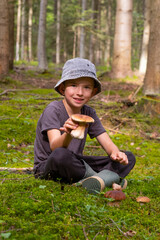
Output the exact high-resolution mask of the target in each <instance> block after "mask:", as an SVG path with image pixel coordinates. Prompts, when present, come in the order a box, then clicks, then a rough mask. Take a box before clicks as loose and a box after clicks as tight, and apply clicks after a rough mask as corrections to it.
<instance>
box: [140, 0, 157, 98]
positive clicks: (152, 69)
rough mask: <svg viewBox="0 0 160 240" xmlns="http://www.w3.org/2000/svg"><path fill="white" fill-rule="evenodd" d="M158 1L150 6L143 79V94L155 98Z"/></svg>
mask: <svg viewBox="0 0 160 240" xmlns="http://www.w3.org/2000/svg"><path fill="white" fill-rule="evenodd" d="M159 19H160V1H159V0H155V1H154V2H152V4H151V25H150V38H149V48H148V64H147V71H146V75H145V79H144V94H145V95H147V96H156V95H158V94H160V44H159V39H160V30H159V29H160V21H159Z"/></svg>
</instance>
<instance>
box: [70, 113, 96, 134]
mask: <svg viewBox="0 0 160 240" xmlns="http://www.w3.org/2000/svg"><path fill="white" fill-rule="evenodd" d="M71 118H72V120H73V121H75V122H76V123H78V124H79V126H78V127H77V128H76V129H74V130H72V131H71V136H72V137H73V138H78V139H83V138H84V132H85V128H86V126H87V123H93V122H94V119H93V118H92V117H90V116H87V115H83V114H73V115H72V116H71Z"/></svg>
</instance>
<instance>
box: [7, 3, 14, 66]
mask: <svg viewBox="0 0 160 240" xmlns="http://www.w3.org/2000/svg"><path fill="white" fill-rule="evenodd" d="M14 4H15V2H14V1H12V0H9V5H8V6H9V69H10V70H12V69H13V62H14Z"/></svg>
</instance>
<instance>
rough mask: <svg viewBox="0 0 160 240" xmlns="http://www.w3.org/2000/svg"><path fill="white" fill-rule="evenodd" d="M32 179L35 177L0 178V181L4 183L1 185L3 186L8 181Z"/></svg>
mask: <svg viewBox="0 0 160 240" xmlns="http://www.w3.org/2000/svg"><path fill="white" fill-rule="evenodd" d="M31 177H33V176H28V177H25V178H0V181H2V182H1V184H3V183H4V182H5V181H7V180H18V181H19V180H25V179H28V178H31Z"/></svg>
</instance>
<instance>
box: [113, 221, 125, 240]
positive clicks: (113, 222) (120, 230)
mask: <svg viewBox="0 0 160 240" xmlns="http://www.w3.org/2000/svg"><path fill="white" fill-rule="evenodd" d="M109 219H110V220H111V222H112V223H113V224H114V225H115V226H116V227H117V228H118V230H119V231H120V232H121V233H122V234H123V236H125V237H126V238H128V237H127V236H126V234H125V232H123V231H122V230H121V229H120V228H119V227H118V225H117V223H116V222H115V221H114V220H113V219H112V218H109Z"/></svg>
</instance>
